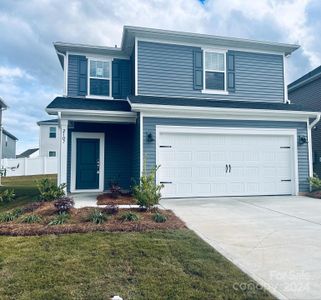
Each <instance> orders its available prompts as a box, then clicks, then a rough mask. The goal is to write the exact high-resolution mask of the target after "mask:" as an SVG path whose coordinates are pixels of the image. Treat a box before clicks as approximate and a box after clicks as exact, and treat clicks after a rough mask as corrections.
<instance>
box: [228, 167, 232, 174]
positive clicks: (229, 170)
mask: <svg viewBox="0 0 321 300" xmlns="http://www.w3.org/2000/svg"><path fill="white" fill-rule="evenodd" d="M228 166H229V169H230V170H229V173H231V170H232V167H231V165H228Z"/></svg>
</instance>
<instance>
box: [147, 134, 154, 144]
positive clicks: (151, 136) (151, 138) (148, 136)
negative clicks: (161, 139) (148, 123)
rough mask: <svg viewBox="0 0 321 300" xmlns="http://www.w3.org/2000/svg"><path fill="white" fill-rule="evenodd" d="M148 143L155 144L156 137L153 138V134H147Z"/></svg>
mask: <svg viewBox="0 0 321 300" xmlns="http://www.w3.org/2000/svg"><path fill="white" fill-rule="evenodd" d="M146 140H147V142H148V143H151V142H154V137H153V134H152V133H151V132H149V133H147V139H146Z"/></svg>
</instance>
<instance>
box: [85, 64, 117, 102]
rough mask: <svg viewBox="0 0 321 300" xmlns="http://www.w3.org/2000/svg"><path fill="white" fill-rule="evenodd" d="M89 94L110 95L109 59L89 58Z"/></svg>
mask: <svg viewBox="0 0 321 300" xmlns="http://www.w3.org/2000/svg"><path fill="white" fill-rule="evenodd" d="M88 90H89V95H91V96H101V97H111V61H110V60H96V59H89V89H88Z"/></svg>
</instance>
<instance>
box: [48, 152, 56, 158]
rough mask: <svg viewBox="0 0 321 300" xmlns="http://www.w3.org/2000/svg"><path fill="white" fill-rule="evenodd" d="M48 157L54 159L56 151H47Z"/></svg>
mask: <svg viewBox="0 0 321 300" xmlns="http://www.w3.org/2000/svg"><path fill="white" fill-rule="evenodd" d="M48 156H49V157H56V156H57V153H56V151H49V152H48Z"/></svg>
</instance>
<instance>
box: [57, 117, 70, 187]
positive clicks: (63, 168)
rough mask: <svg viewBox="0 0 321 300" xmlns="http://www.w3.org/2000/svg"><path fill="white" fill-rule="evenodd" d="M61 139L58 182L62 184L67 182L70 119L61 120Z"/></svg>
mask: <svg viewBox="0 0 321 300" xmlns="http://www.w3.org/2000/svg"><path fill="white" fill-rule="evenodd" d="M59 140H60V142H59V144H60V151H59V159H58V161H59V163H58V184H62V183H67V145H68V120H63V119H61V120H60V128H59Z"/></svg>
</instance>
